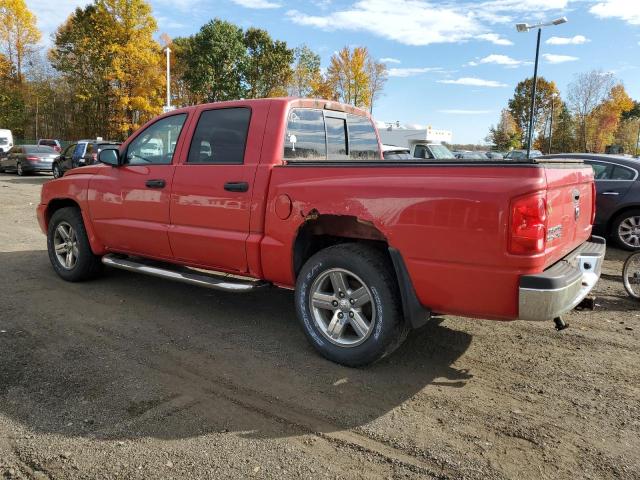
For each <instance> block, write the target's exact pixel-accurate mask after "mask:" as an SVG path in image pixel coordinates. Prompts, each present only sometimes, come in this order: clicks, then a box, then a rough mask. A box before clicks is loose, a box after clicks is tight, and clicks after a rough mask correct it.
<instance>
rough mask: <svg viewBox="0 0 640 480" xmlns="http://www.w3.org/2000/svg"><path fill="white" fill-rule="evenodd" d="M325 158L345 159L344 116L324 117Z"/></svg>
mask: <svg viewBox="0 0 640 480" xmlns="http://www.w3.org/2000/svg"><path fill="white" fill-rule="evenodd" d="M325 126H326V128H327V160H347V159H348V158H349V156H348V155H347V121H346V119H344V118H334V117H326V118H325Z"/></svg>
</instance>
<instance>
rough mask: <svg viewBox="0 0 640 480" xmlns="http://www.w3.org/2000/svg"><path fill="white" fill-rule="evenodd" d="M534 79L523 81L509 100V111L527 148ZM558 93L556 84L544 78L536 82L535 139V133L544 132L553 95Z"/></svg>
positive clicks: (539, 78) (521, 141)
mask: <svg viewBox="0 0 640 480" xmlns="http://www.w3.org/2000/svg"><path fill="white" fill-rule="evenodd" d="M532 87H533V78H527V79H525V80H522V81H521V82H519V83H518V85H516V89H515V91H514V94H513V97H512V98H511V99H510V100H509V111H510V112H511V115H512V116H513V119H514V120H515V122H516V125H517V126H518V131H519V132H520V135H521V137H520V143H521V144H522V145H523V146H526V144H527V139H528V138H529V115H530V111H531V93H532ZM554 93H556V94H557V93H558V89H557V88H556V84H555V82H549V81H547V80H546V79H545V78H544V77H538V80H537V82H536V107H535V111H534V114H533V119H534V124H533V129H534V137H535V132H536V131H538V132H543V130H544V126H545V121H544V120H545V117H546V115H547V112H548V110H549V106H550V105H551V100H552V98H553V94H554Z"/></svg>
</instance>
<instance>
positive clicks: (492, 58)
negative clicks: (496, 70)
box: [467, 53, 531, 68]
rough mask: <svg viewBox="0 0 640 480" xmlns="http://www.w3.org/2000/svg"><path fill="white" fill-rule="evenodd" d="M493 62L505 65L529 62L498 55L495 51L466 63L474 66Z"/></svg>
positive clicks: (517, 65) (526, 63) (512, 66)
mask: <svg viewBox="0 0 640 480" xmlns="http://www.w3.org/2000/svg"><path fill="white" fill-rule="evenodd" d="M487 63H489V64H494V65H504V66H505V67H511V68H514V67H519V66H521V65H529V64H531V62H525V61H523V60H516V59H515V58H511V57H509V56H508V55H499V54H497V53H493V54H491V55H487V56H486V57H484V58H481V59H480V60H477V61H472V62H469V63H468V64H467V65H469V66H470V67H475V66H478V65H480V64H487Z"/></svg>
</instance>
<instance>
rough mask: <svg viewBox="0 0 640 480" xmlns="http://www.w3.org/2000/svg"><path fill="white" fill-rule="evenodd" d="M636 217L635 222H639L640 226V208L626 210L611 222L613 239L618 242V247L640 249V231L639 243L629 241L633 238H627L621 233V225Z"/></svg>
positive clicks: (632, 249)
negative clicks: (634, 243)
mask: <svg viewBox="0 0 640 480" xmlns="http://www.w3.org/2000/svg"><path fill="white" fill-rule="evenodd" d="M634 217H635V222H636V223H637V224H638V228H640V223H638V222H640V209H634V210H627V211H626V212H623V213H621V214H620V215H618V216H616V217H615V218H614V219H613V222H612V223H611V232H610V233H611V239H612V240H613V242H614V243H615V244H616V246H617V247H619V248H622V249H623V250H628V251H630V252H637V251H640V233H639V234H638V236H637V238H638V240H637V241H638V245H637V246H636V245H633V244H631V243H629V241H630V240H631V239H630V238H629V237H627V238H626V239H625V238H624V237H623V236H621V235H620V225H621V224H623V223H625V221H628V220H629V219H633V218H634Z"/></svg>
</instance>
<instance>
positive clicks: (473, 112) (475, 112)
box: [438, 108, 493, 115]
mask: <svg viewBox="0 0 640 480" xmlns="http://www.w3.org/2000/svg"><path fill="white" fill-rule="evenodd" d="M438 112H439V113H446V114H448V115H486V114H488V113H493V110H463V109H457V108H448V109H445V110H438Z"/></svg>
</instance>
